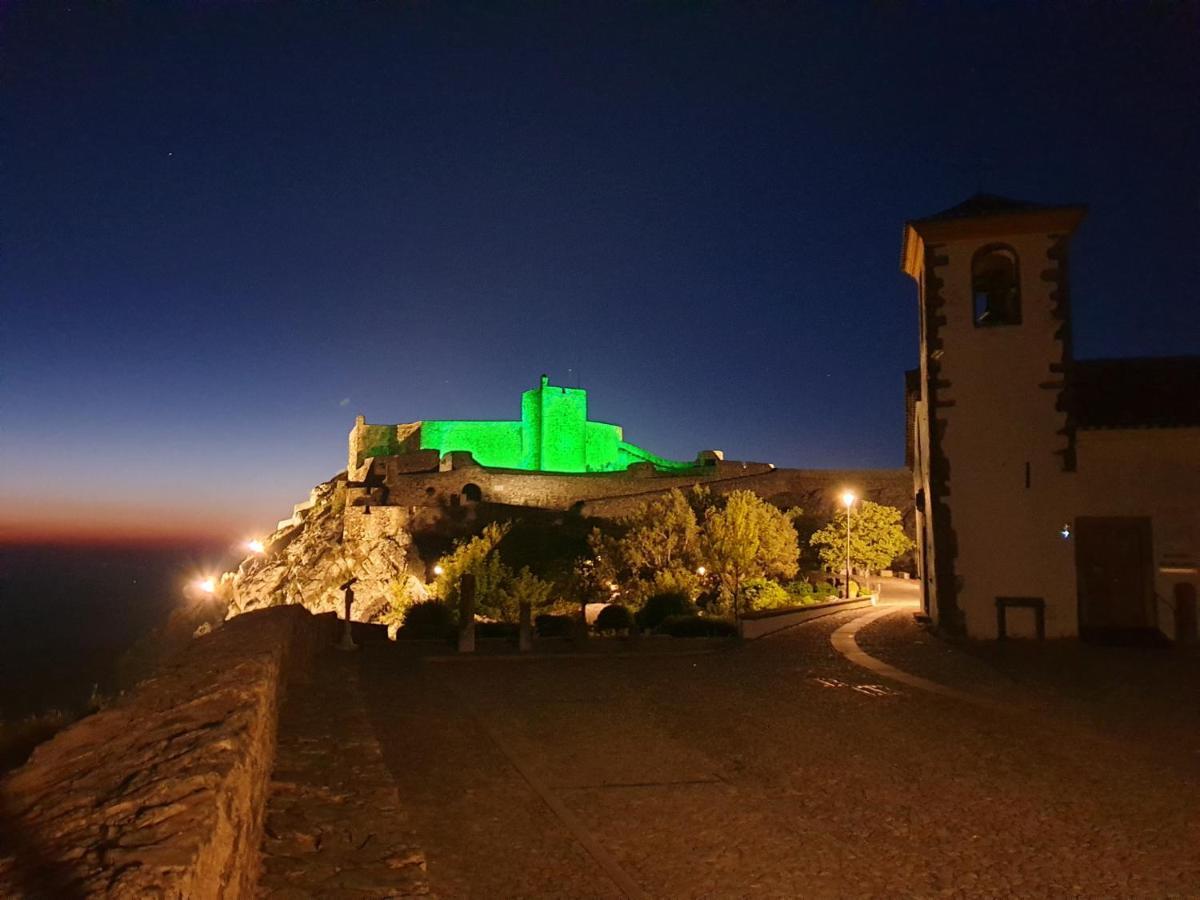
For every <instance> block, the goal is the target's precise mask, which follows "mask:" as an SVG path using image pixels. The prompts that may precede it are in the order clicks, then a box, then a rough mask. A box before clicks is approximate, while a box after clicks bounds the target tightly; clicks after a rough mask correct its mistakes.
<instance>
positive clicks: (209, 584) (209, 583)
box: [196, 578, 217, 594]
mask: <svg viewBox="0 0 1200 900" xmlns="http://www.w3.org/2000/svg"><path fill="white" fill-rule="evenodd" d="M196 587H198V588H200V590H202V591H203V592H204V593H206V594H212V593H214V592H215V591H216V590H217V580H216V579H215V578H204V579H202V580H201V581H199V582H198V583H197V584H196Z"/></svg>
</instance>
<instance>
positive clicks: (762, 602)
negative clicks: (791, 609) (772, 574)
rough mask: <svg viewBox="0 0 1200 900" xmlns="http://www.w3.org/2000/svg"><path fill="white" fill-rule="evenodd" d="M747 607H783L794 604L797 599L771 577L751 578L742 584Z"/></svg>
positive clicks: (751, 608)
mask: <svg viewBox="0 0 1200 900" xmlns="http://www.w3.org/2000/svg"><path fill="white" fill-rule="evenodd" d="M742 596H743V597H744V598H745V600H746V609H748V610H755V609H782V608H784V607H787V606H794V605H795V600H794V599H793V598H792V596H791V594H789V593H788V592H787V591H786V590H784V589H783V585H781V584H780V583H779V582H778V581H773V580H771V579H770V578H750V579H748V580H747V581H746V583H745V584H743V585H742Z"/></svg>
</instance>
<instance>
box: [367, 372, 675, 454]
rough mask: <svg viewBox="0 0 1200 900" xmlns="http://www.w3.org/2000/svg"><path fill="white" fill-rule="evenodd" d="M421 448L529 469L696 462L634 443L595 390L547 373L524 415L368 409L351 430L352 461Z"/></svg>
mask: <svg viewBox="0 0 1200 900" xmlns="http://www.w3.org/2000/svg"><path fill="white" fill-rule="evenodd" d="M355 444H357V447H355V446H354V445H355ZM416 450H436V451H437V452H438V454H439V456H445V455H446V454H447V453H453V452H464V451H465V452H468V453H470V454H472V455H473V456H474V458H475V461H476V462H477V463H479V464H480V465H482V466H490V467H493V468H498V469H523V470H525V471H529V472H621V471H624V470H625V469H627V468H629V466H631V465H632V464H634V463H639V462H648V463H651V464H653V465H654V467H655V468H656V469H659V470H661V471H667V472H675V471H681V470H686V469H690V468H692V467H694V466H695V465H696V463H694V462H679V461H677V460H671V459H663V458H662V457H661V456H655V455H654V454H653V453H650V452H648V451H646V450H643V449H642V448H641V447H638V446H637V445H635V444H631V443H629V442H628V441H626V440H624V433H623V431H622V429H621V426H619V425H610V424H608V423H607V422H590V421H588V417H587V391H585V390H583V389H582V388H568V387H560V386H558V385H553V384H550V379H549V378H547V377H546V376H545V375H543V376H542V380H541V383H540V384H539V385H538V386H537V387H536V388H534V389H533V390H529V391H525V392H524V393H523V394H522V395H521V418H520V421H463V420H454V419H444V420H437V421H423V422H413V423H411V424H408V425H368V424H366V423H365V422H364V421H363V420H362V418H361V417H360V418H359V421H358V423H357V424H356V425H355V430H354V432H352V434H351V460H350V464H351V466H352V467H354V466H357V465H360V464H361V463H362V462H363V460H365V459H368V458H370V457H376V456H399V455H402V454H405V453H412V452H413V451H416Z"/></svg>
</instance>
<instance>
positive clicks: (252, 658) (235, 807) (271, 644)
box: [0, 606, 331, 898]
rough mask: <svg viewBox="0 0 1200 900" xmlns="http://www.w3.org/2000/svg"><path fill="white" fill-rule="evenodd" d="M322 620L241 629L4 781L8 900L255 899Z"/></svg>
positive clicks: (193, 654) (235, 624) (275, 617)
mask: <svg viewBox="0 0 1200 900" xmlns="http://www.w3.org/2000/svg"><path fill="white" fill-rule="evenodd" d="M325 618H326V617H318V616H313V615H311V614H310V613H309V612H307V611H306V610H305V609H303V608H301V607H297V606H288V607H279V608H274V609H268V610H262V611H259V612H254V613H250V614H247V615H244V616H239V617H238V618H236V619H234V620H232V621H230V622H228V623H226V624H225V625H224V626H223V627H221V628H219V629H217V630H216V631H214V632H213V633H211V634H209V635H206V636H205V637H202V638H198V639H197V640H195V641H194V642H193V643H192V644H190V645H189V646H188V647H187V649H186V650H185V651H184V652H183V653H181V654H180V655H179V656H178V657H176V658H175V659H174V660H172V661H171V663H169V664H168V665H166V666H164V667H163V668H162V669H161V670H160V671H159V672H158V673H157V674H156V675H155V677H153V678H151V679H149V680H147V681H144V682H142V683H141V684H139V685H138V686H137V687H136V688H135V689H134V690H133V691H132V692H130V693H129V694H128V695H126V696H124V697H123V698H122V699H121V700H120V701H119V702H118V703H117V704H116V705H114V706H113V707H110V708H108V709H106V710H104V711H102V712H99V713H96V714H95V715H92V716H89V717H88V718H86V719H84V720H82V721H80V722H78V723H76V724H75V725H73V726H72V727H70V728H68V729H66V730H65V731H63V732H61V733H60V734H58V735H57V736H56V737H54V738H53V739H52V740H50V741H48V742H47V743H45V744H43V745H42V746H41V747H39V748H38V749H37V750H36V751H35V752H34V754H33V757H32V758H31V759H30V760H29V762H28V763H26V764H25V765H24V766H23V767H22V768H20V769H18V770H17V771H16V772H14V773H12V774H11V775H10V776H9V777H8V778H6V779H5V780H4V781H3V782H0V896H5V897H22V896H36V897H43V896H44V897H151V896H152V897H179V898H183V897H187V898H207V897H212V898H218V897H224V898H236V897H248V896H251V895H252V894H253V892H254V888H255V884H256V881H257V878H258V869H259V852H258V851H259V845H260V843H261V839H262V828H263V809H264V807H265V801H266V793H267V787H268V784H269V780H270V776H271V769H272V766H273V764H274V758H275V741H276V729H277V720H278V709H279V703H280V700H281V696H282V694H283V691H284V689H285V685H286V683H287V681H288V680H289V679H290V678H295V677H298V676H302V675H303V673H304V672H305V671H306V670H307V668H308V667H309V665H310V664H311V661H312V658H313V656H314V654H315V652H316V650H317V648H318V647H319V646H320V645H321V643H322V642H323V641H324V640H327V639H329V638H330V636H331V627H330V623H329V622H326V621H324V619H325Z"/></svg>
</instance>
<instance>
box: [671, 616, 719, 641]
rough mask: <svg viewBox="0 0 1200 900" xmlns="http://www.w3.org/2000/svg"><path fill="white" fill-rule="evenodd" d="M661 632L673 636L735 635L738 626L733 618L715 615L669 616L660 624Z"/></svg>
mask: <svg viewBox="0 0 1200 900" xmlns="http://www.w3.org/2000/svg"><path fill="white" fill-rule="evenodd" d="M658 632H659V634H669V635H670V636H671V637H733V636H734V635H736V634H737V626H736V625H735V624H734V623H733V620H732V619H724V618H716V617H715V616H697V615H676V616H667V617H666V618H665V619H663V620H662V622H661V623H660V624H659V626H658Z"/></svg>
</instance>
